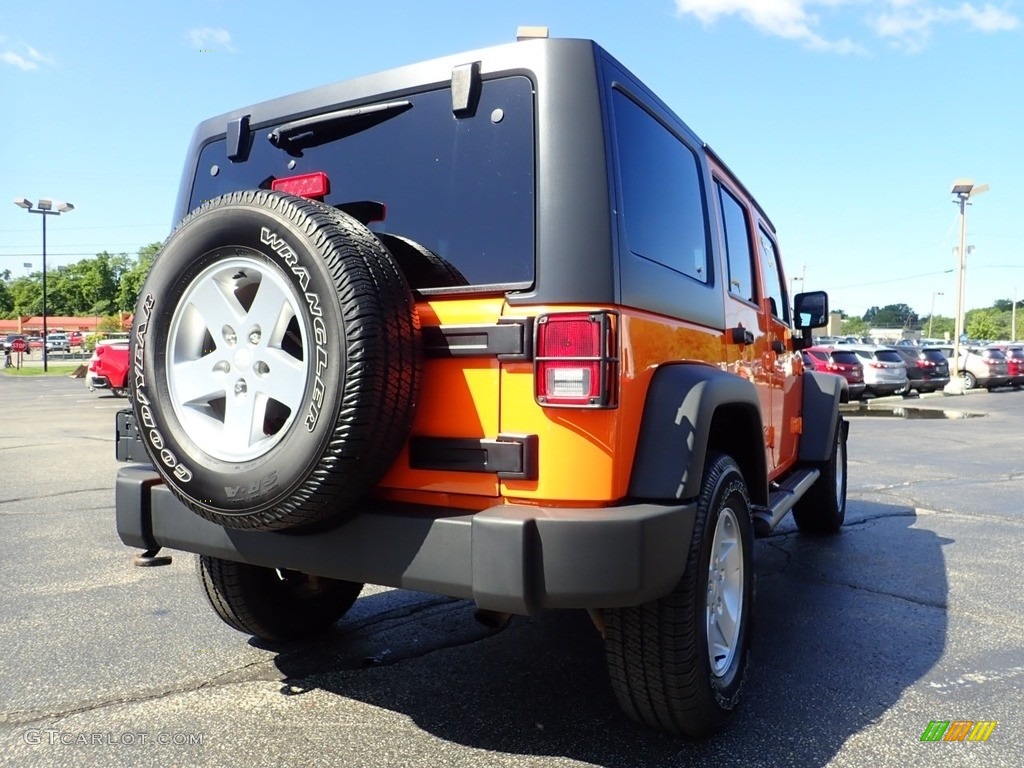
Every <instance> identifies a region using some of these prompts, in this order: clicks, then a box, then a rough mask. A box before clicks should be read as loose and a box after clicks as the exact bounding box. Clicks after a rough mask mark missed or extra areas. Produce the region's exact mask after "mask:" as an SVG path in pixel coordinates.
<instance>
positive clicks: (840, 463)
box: [835, 421, 846, 509]
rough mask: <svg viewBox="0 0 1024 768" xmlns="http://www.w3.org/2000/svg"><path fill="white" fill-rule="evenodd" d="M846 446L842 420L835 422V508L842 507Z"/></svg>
mask: <svg viewBox="0 0 1024 768" xmlns="http://www.w3.org/2000/svg"><path fill="white" fill-rule="evenodd" d="M845 453H846V446H845V444H844V443H843V425H842V422H841V421H840V423H838V424H836V459H835V461H836V472H835V474H836V509H842V508H843V488H844V487H845V485H846V471H845V467H846V462H845V461H844V460H843V459H844V458H845V455H844V454H845Z"/></svg>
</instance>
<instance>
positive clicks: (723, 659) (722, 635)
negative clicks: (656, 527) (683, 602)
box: [705, 507, 744, 677]
mask: <svg viewBox="0 0 1024 768" xmlns="http://www.w3.org/2000/svg"><path fill="white" fill-rule="evenodd" d="M743 584H744V574H743V540H742V538H741V535H740V526H739V523H738V521H737V520H736V513H735V512H734V511H733V510H732V508H731V507H725V508H723V509H722V511H721V512H720V513H719V515H718V522H717V523H716V524H715V536H714V539H712V541H711V560H710V562H709V563H708V596H707V604H706V605H707V612H706V617H707V620H706V622H705V629H706V633H707V641H708V660H709V661H710V662H711V673H712V674H713V675H715V676H716V677H721V676H722V675H724V674H725V673H726V672H727V671H728V670H729V667H730V665H731V664H732V660H733V657H734V656H735V655H736V653H737V651H738V650H739V648H738V646H739V638H740V617H741V616H742V615H743Z"/></svg>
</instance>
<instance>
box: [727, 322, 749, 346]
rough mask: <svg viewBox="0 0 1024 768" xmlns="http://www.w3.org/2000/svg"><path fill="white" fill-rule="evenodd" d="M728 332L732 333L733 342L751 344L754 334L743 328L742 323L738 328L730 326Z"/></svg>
mask: <svg viewBox="0 0 1024 768" xmlns="http://www.w3.org/2000/svg"><path fill="white" fill-rule="evenodd" d="M729 332H730V333H731V334H732V343H733V344H753V343H754V334H752V333H751V332H750V331H748V330H747V329H746V328H744V327H743V326H742V325H741V326H739V327H738V328H730V329H729Z"/></svg>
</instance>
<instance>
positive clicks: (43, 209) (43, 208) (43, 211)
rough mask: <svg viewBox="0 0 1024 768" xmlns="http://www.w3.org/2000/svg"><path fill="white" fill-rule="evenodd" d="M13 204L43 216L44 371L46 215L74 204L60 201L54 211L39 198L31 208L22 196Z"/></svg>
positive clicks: (59, 211) (70, 207)
mask: <svg viewBox="0 0 1024 768" xmlns="http://www.w3.org/2000/svg"><path fill="white" fill-rule="evenodd" d="M14 204H15V205H16V206H18V207H19V208H24V209H25V210H26V211H28V212H29V213H38V214H40V215H41V216H42V217H43V373H46V372H47V371H48V370H49V368H48V367H47V354H46V335H47V334H46V217H47V216H60V215H61V214H62V213H67V212H68V211H73V210H75V206H73V205H72V204H71V203H61V204H60V205H58V206H57V210H56V211H55V210H53V201H52V200H48V199H46V198H39V202H38V203H37V204H36V207H35V208H33V207H32V203H31V202H30V201H29V200H28V199H27V198H24V197H21V198H16V199H15V200H14Z"/></svg>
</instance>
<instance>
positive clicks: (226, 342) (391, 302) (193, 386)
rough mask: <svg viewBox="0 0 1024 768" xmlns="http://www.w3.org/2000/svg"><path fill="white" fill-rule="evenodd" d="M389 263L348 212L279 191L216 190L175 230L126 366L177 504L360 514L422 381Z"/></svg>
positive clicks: (247, 525) (268, 521) (269, 517)
mask: <svg viewBox="0 0 1024 768" xmlns="http://www.w3.org/2000/svg"><path fill="white" fill-rule="evenodd" d="M389 263H390V255H389V254H388V252H387V250H386V249H385V248H383V247H382V246H381V245H380V243H379V242H378V241H377V239H376V238H375V237H374V236H373V235H372V234H371V233H370V232H369V230H367V229H366V228H365V227H364V226H363V225H362V224H360V223H359V222H357V221H356V220H355V219H353V218H351V217H349V216H347V215H345V214H342V213H340V212H338V211H327V210H325V209H324V207H323V206H322V205H321V204H319V203H316V202H313V201H309V200H304V199H302V198H299V197H294V196H292V195H286V194H282V193H279V192H270V191H264V190H256V191H246V192H235V193H232V194H229V195H225V196H223V197H219V198H216V199H214V200H211V201H209V202H207V203H206V204H204V205H203V206H202V207H200V208H198V209H196V210H195V211H194V212H192V213H191V214H189V215H188V216H187V217H186V218H185V219H184V220H183V221H182V222H181V224H180V225H179V226H178V227H177V228H176V229H175V231H174V233H173V234H172V235H171V236H170V237H169V238H168V240H167V242H166V243H164V246H163V248H162V249H161V251H160V253H159V254H158V256H157V258H156V259H155V261H154V263H153V267H152V269H151V270H150V273H149V275H148V276H147V278H146V281H145V283H144V285H143V287H142V290H141V292H140V295H139V302H138V304H137V306H136V309H135V317H134V323H133V328H132V343H133V353H132V370H131V376H130V378H131V388H132V394H133V406H134V409H135V415H136V418H137V420H138V423H139V425H140V432H141V434H142V439H143V443H144V444H145V446H146V449H147V451H148V453H149V455H150V457H151V458H152V460H153V464H154V466H155V467H156V469H157V471H158V472H159V473H160V475H161V477H162V478H163V480H164V481H165V482H166V483H167V485H168V487H169V488H170V489H171V491H172V492H173V493H174V494H175V496H177V497H178V498H179V499H180V500H181V501H182V502H184V503H185V505H186V506H188V507H189V508H190V509H192V510H193V511H194V512H196V513H197V514H199V515H201V516H202V517H204V518H206V519H208V520H211V521H213V522H215V523H218V524H221V525H224V526H226V527H229V528H242V529H249V530H277V529H285V528H295V527H300V526H308V525H313V524H323V523H327V522H331V523H333V522H340V521H341V520H344V519H346V518H347V517H349V516H351V515H352V514H354V513H355V511H356V509H355V506H354V505H355V502H357V501H358V499H359V498H360V497H362V496H363V495H364V494H365V493H366V491H367V490H369V489H370V488H371V487H372V486H373V485H374V484H375V483H376V482H377V481H378V480H379V479H380V477H381V476H382V475H383V474H384V473H385V472H386V471H387V469H388V468H389V467H390V466H391V464H392V462H393V461H394V460H395V458H396V456H397V454H398V452H399V451H400V450H401V447H402V445H403V444H404V442H405V439H406V438H407V437H408V433H409V430H410V428H411V425H412V418H413V410H414V406H415V401H416V396H417V386H418V381H419V367H420V341H419V322H418V319H417V316H416V308H415V304H414V301H413V298H412V295H411V292H410V290H409V287H408V285H407V284H406V282H405V280H404V278H403V276H402V274H401V272H400V271H399V270H398V268H397V267H395V266H394V265H393V264H391V266H390V268H387V267H388V265H389ZM382 434H386V435H387V437H388V439H384V440H382V439H381V435H382Z"/></svg>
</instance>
